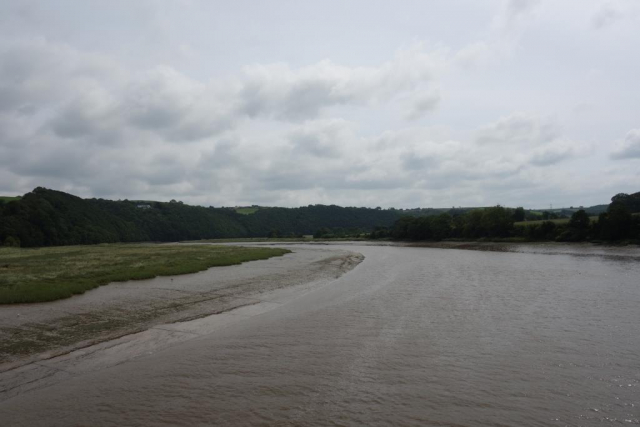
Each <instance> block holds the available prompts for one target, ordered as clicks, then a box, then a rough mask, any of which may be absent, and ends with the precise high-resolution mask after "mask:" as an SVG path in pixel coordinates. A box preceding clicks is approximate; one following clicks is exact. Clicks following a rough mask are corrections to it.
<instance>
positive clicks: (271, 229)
mask: <svg viewBox="0 0 640 427" xmlns="http://www.w3.org/2000/svg"><path fill="white" fill-rule="evenodd" d="M635 212H640V193H635V194H631V195H628V194H618V195H616V196H614V197H613V199H612V203H611V204H610V205H609V207H608V209H607V211H606V212H603V213H601V214H600V216H599V218H598V221H595V222H594V221H590V218H589V216H588V214H587V212H585V211H584V210H579V211H577V212H575V213H573V216H572V217H571V219H570V221H569V222H568V223H566V224H556V223H554V222H552V221H544V222H536V223H532V224H527V223H526V222H524V223H520V224H516V225H514V222H516V221H522V220H523V219H529V218H531V212H530V211H525V210H524V209H522V208H517V209H509V208H504V207H501V206H496V207H490V208H482V209H470V208H454V209H449V210H447V209H410V210H397V209H380V208H375V209H371V208H354V207H346V208H344V207H340V206H335V205H331V206H324V205H309V206H306V207H300V208H262V209H259V210H258V211H257V212H255V213H253V214H250V215H241V214H239V213H237V212H236V211H235V209H230V208H213V207H208V208H207V207H201V206H189V205H185V204H183V203H182V202H176V201H173V200H172V201H171V202H141V201H128V200H124V201H111V200H103V199H82V198H80V197H76V196H73V195H70V194H67V193H63V192H60V191H54V190H48V189H45V188H41V187H38V188H36V189H35V190H33V191H32V192H30V193H27V194H25V195H24V196H23V197H22V198H21V199H19V200H12V201H9V202H5V201H3V200H0V243H2V244H4V245H5V246H24V247H37V246H56V245H77V244H95V243H115V242H145V241H159V242H169V241H177V240H197V239H213V238H237V237H290V236H302V235H311V234H313V235H315V237H328V238H331V237H363V236H369V237H371V238H374V239H377V238H395V239H408V240H442V239H447V238H460V239H482V238H519V239H523V240H560V241H583V240H607V241H610V240H637V239H639V238H640V236H639V233H640V231H639V230H640V224H639V221H640V217H639V216H637V215H632V213H635ZM407 214H409V215H407ZM521 224H524V225H521Z"/></svg>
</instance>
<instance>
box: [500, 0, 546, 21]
mask: <svg viewBox="0 0 640 427" xmlns="http://www.w3.org/2000/svg"><path fill="white" fill-rule="evenodd" d="M539 4H540V0H508V1H507V6H506V10H507V16H508V18H509V19H512V20H513V19H519V18H521V17H522V16H523V15H526V14H528V13H530V12H531V10H533V9H534V8H535V7H536V6H538V5H539Z"/></svg>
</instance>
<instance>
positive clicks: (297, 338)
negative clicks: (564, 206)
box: [0, 244, 640, 426]
mask: <svg viewBox="0 0 640 427" xmlns="http://www.w3.org/2000/svg"><path fill="white" fill-rule="evenodd" d="M279 246H282V247H287V245H279ZM288 247H290V248H291V249H293V250H294V251H305V250H311V246H308V247H307V246H305V245H291V246H288ZM335 248H336V249H342V250H344V249H346V250H351V251H355V252H359V253H362V254H363V255H364V256H365V259H364V261H363V262H362V263H361V264H359V265H358V266H357V267H356V268H355V269H353V270H352V271H350V272H348V273H346V274H344V275H343V276H341V277H340V278H338V279H336V280H333V281H329V282H326V283H323V284H321V285H318V286H317V287H314V288H310V289H307V290H305V292H304V293H300V294H296V296H295V298H293V297H292V298H290V299H289V300H287V301H286V303H282V304H277V305H275V304H274V305H273V307H271V308H270V309H269V310H265V311H263V312H260V313H259V314H256V315H252V316H245V317H242V318H241V319H240V320H239V321H236V322H233V323H230V324H229V325H227V326H226V327H221V328H217V329H215V330H212V331H210V333H207V334H204V335H199V336H197V337H195V338H194V339H191V340H189V341H185V342H182V343H180V345H176V346H173V347H170V348H166V349H162V350H159V351H150V352H148V354H144V355H142V356H140V357H136V358H134V359H131V360H127V361H124V362H123V363H120V364H117V365H115V366H110V367H108V368H104V369H100V370H96V371H92V372H86V373H84V374H82V375H76V376H71V377H69V378H67V379H65V380H64V381H60V382H57V383H54V384H52V385H50V386H48V387H44V388H40V389H37V390H33V391H30V392H25V393H23V394H20V395H17V396H14V397H12V398H10V399H8V400H5V401H3V402H0V425H7V426H19V425H24V426H37V425H46V426H54V425H59V426H73V425H100V426H124V425H141V426H142V425H145V426H149V425H167V426H168V425H185V426H195V425H322V426H325V425H326V426H335V425H345V426H350V425H366V426H376V425H380V426H382V425H403V426H405V425H406V426H410V425H416V426H421V425H438V426H442V425H447V426H448V425H454V426H475V425H487V426H504V425H518V426H538V425H539V426H542V425H558V426H563V425H603V424H605V425H606V424H612V425H616V424H623V425H638V424H640V333H639V331H640V327H639V325H640V250H638V248H626V249H625V248H621V249H599V248H594V247H593V246H581V245H576V246H568V245H566V246H559V245H538V246H536V245H531V246H526V245H523V246H518V247H517V249H516V250H515V251H505V252H490V251H474V250H453V249H436V248H416V247H397V246H374V245H357V244H356V245H344V246H340V245H338V246H335ZM238 268H242V267H238ZM265 300H268V296H265Z"/></svg>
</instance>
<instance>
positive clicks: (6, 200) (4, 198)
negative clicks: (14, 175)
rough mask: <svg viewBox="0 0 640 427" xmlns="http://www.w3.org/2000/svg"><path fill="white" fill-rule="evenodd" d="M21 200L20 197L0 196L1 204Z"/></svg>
mask: <svg viewBox="0 0 640 427" xmlns="http://www.w3.org/2000/svg"><path fill="white" fill-rule="evenodd" d="M20 199H22V196H13V197H12V196H0V200H2V201H3V202H7V203H8V202H12V201H14V200H20Z"/></svg>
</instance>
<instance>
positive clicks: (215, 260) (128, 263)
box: [0, 243, 289, 304]
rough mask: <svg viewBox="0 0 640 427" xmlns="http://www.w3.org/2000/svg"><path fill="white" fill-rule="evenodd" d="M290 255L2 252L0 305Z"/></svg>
mask: <svg viewBox="0 0 640 427" xmlns="http://www.w3.org/2000/svg"><path fill="white" fill-rule="evenodd" d="M286 253H289V251H288V250H286V249H280V248H245V247H230V246H212V245H206V246H196V245H183V246H180V245H166V244H164V245H158V244H122V243H119V244H103V245H93V246H57V247H46V248H35V249H20V248H0V271H1V272H2V276H1V277H0V304H16V303H35V302H46V301H54V300H58V299H63V298H69V297H71V296H73V295H77V294H82V293H84V292H86V291H88V290H90V289H94V288H96V287H98V286H102V285H106V284H108V283H112V282H124V281H127V280H143V279H151V278H153V277H157V276H173V275H179V274H188V273H196V272H198V271H203V270H206V269H208V268H211V267H220V266H228V265H237V264H242V263H243V262H247V261H255V260H261V259H268V258H271V257H274V256H282V255H284V254H286Z"/></svg>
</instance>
